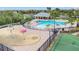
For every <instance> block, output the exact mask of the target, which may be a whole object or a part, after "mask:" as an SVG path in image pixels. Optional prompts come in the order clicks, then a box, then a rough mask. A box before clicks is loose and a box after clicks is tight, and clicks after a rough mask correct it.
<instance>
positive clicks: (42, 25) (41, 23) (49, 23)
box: [32, 20, 65, 29]
mask: <svg viewBox="0 0 79 59" xmlns="http://www.w3.org/2000/svg"><path fill="white" fill-rule="evenodd" d="M36 23H38V24H37V25H36V26H32V27H33V28H37V29H48V28H53V27H54V25H55V26H62V25H65V22H63V21H58V20H55V21H54V20H37V21H36Z"/></svg>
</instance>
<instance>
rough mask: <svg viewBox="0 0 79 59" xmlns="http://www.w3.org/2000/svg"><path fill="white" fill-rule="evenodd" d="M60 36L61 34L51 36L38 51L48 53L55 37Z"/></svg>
mask: <svg viewBox="0 0 79 59" xmlns="http://www.w3.org/2000/svg"><path fill="white" fill-rule="evenodd" d="M58 34H59V32H58V33H56V34H53V35H51V36H50V37H49V38H48V39H47V41H46V42H45V43H44V44H43V45H42V46H41V47H40V48H38V50H37V51H46V49H47V48H48V47H49V46H50V44H51V43H52V41H53V40H54V39H55V37H56V36H57V35H58Z"/></svg>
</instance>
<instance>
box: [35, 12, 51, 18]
mask: <svg viewBox="0 0 79 59" xmlns="http://www.w3.org/2000/svg"><path fill="white" fill-rule="evenodd" d="M34 16H39V17H49V16H50V14H49V13H45V12H40V13H38V14H36V15H34Z"/></svg>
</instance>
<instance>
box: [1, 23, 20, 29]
mask: <svg viewBox="0 0 79 59" xmlns="http://www.w3.org/2000/svg"><path fill="white" fill-rule="evenodd" d="M10 25H20V23H19V22H18V23H12V24H6V25H1V26H0V29H1V28H5V27H8V26H10Z"/></svg>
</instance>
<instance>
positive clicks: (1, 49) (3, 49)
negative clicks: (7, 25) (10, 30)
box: [0, 44, 14, 51]
mask: <svg viewBox="0 0 79 59" xmlns="http://www.w3.org/2000/svg"><path fill="white" fill-rule="evenodd" d="M0 51H14V50H12V49H10V48H9V47H7V46H5V45H3V44H0Z"/></svg>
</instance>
